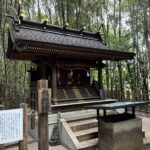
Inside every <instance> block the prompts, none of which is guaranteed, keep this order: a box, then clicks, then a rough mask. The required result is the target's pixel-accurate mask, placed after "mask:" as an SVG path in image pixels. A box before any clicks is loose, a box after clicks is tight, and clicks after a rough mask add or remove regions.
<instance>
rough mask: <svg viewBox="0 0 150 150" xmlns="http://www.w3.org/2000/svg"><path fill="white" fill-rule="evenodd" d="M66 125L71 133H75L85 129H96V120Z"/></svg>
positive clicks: (85, 120) (78, 121) (79, 121)
mask: <svg viewBox="0 0 150 150" xmlns="http://www.w3.org/2000/svg"><path fill="white" fill-rule="evenodd" d="M68 124H69V126H70V128H71V129H72V131H73V132H75V131H79V130H85V129H90V128H94V127H97V120H96V119H95V118H94V119H93V118H92V119H84V120H77V121H73V122H70V123H68Z"/></svg>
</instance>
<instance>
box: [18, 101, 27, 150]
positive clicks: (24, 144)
mask: <svg viewBox="0 0 150 150" xmlns="http://www.w3.org/2000/svg"><path fill="white" fill-rule="evenodd" d="M20 107H21V108H23V140H21V141H20V142H19V150H27V149H28V148H27V146H28V115H27V114H28V109H27V104H24V103H22V104H20Z"/></svg>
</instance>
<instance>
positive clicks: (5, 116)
mask: <svg viewBox="0 0 150 150" xmlns="http://www.w3.org/2000/svg"><path fill="white" fill-rule="evenodd" d="M20 140H23V109H12V110H2V111H0V144H6V143H11V142H16V141H20Z"/></svg>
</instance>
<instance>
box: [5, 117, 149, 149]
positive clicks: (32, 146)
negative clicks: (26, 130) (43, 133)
mask: <svg viewBox="0 0 150 150" xmlns="http://www.w3.org/2000/svg"><path fill="white" fill-rule="evenodd" d="M142 124H143V130H144V131H145V136H146V138H148V139H150V118H147V117H142ZM30 140H31V139H30ZM149 141H150V140H149ZM7 150H19V149H18V148H10V149H7ZM28 150H38V144H37V143H32V144H29V145H28ZM49 150H67V149H66V148H65V147H63V146H62V145H59V146H53V147H51V146H50V147H49ZM143 150H150V144H147V145H145V146H144V147H143Z"/></svg>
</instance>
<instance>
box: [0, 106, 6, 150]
mask: <svg viewBox="0 0 150 150" xmlns="http://www.w3.org/2000/svg"><path fill="white" fill-rule="evenodd" d="M4 109H5V106H4V105H0V110H4ZM0 150H5V145H4V144H0Z"/></svg>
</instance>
